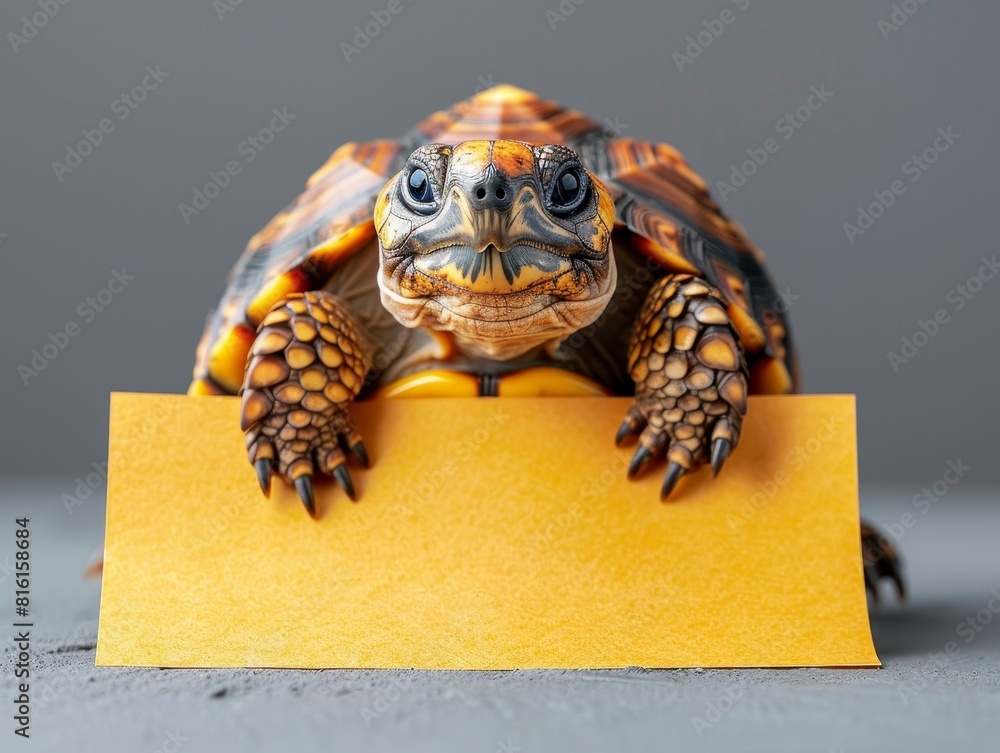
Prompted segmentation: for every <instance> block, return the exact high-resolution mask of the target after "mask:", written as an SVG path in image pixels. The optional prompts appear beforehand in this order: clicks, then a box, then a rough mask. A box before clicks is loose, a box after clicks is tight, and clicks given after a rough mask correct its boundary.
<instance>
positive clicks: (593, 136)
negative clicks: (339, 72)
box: [189, 86, 798, 394]
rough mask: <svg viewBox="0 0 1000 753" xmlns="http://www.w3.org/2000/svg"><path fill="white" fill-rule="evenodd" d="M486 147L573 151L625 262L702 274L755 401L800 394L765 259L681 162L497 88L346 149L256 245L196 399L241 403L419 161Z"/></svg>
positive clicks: (202, 363) (571, 113)
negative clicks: (275, 322) (309, 302)
mask: <svg viewBox="0 0 1000 753" xmlns="http://www.w3.org/2000/svg"><path fill="white" fill-rule="evenodd" d="M478 139H486V140H496V139H509V140H515V141H523V142H526V143H529V144H535V145H543V144H558V145H564V146H568V147H570V148H571V149H573V150H575V151H576V152H577V153H578V154H579V156H580V158H581V160H582V162H583V164H584V165H585V166H586V167H587V169H588V170H590V171H591V172H592V173H593V174H595V175H596V176H598V178H599V179H600V180H601V181H603V182H604V183H605V185H607V186H608V188H609V189H610V191H611V193H612V197H613V198H614V201H615V216H616V229H615V239H616V248H617V247H618V246H621V247H625V248H631V249H633V250H634V251H637V252H638V253H640V254H642V255H643V256H644V257H645V258H646V260H647V261H648V262H650V266H651V268H652V269H653V270H654V271H653V274H654V276H664V275H668V274H678V273H687V274H694V275H698V276H700V277H702V278H704V279H705V280H707V281H708V282H709V283H710V284H711V285H712V286H714V288H716V289H718V290H719V291H720V292H721V295H722V296H723V298H724V300H725V302H726V304H727V313H728V315H729V318H730V319H731V320H732V322H733V326H734V328H735V330H736V332H737V334H738V335H739V338H740V341H741V343H742V347H743V350H744V353H745V357H746V361H747V366H748V373H749V388H750V391H751V392H788V391H793V390H794V389H795V388H796V386H797V383H798V377H797V373H798V371H797V366H796V360H795V353H794V350H793V348H792V342H791V338H790V334H789V329H788V325H787V322H786V320H785V317H784V315H783V312H782V310H781V309H782V307H781V305H780V299H779V297H778V294H777V293H776V291H775V289H774V286H773V284H772V283H771V281H770V279H769V277H768V275H767V273H766V272H765V270H764V265H763V256H762V254H761V252H760V251H759V250H758V249H757V248H756V247H755V246H753V244H752V243H751V242H750V241H749V239H748V238H747V237H746V235H745V233H744V232H743V231H742V229H741V228H740V227H739V226H738V225H737V224H735V223H734V222H732V221H730V220H729V219H728V218H727V217H726V216H725V215H724V214H723V213H722V211H721V209H720V208H719V206H718V205H717V204H716V203H715V201H713V200H712V198H711V197H710V195H709V192H708V187H707V185H706V183H705V181H704V180H703V179H702V178H701V177H699V176H698V175H697V174H696V173H694V172H693V171H692V170H691V169H690V168H689V167H688V166H687V164H686V163H685V161H684V159H683V158H682V157H681V155H680V154H679V153H678V152H677V151H676V150H675V149H673V148H672V147H670V146H667V145H665V144H659V143H652V142H645V141H636V140H633V139H628V138H612V137H610V136H609V135H608V134H607V133H605V132H604V130H603V129H602V127H601V126H600V125H598V124H597V123H595V122H594V121H592V120H590V119H588V118H586V117H584V116H583V115H582V114H581V113H579V112H578V111H575V110H569V109H566V108H564V107H562V106H560V105H558V104H556V103H555V102H551V101H547V100H542V99H540V98H539V97H538V96H536V95H534V94H532V93H530V92H527V91H524V90H521V89H517V88H514V87H511V86H497V87H493V88H491V89H487V90H485V91H483V92H480V93H479V94H476V95H475V96H473V97H471V98H470V99H468V100H465V101H464V102H461V103H459V104H457V105H455V106H454V107H452V108H450V109H448V110H444V111H440V112H436V113H434V114H433V115H431V116H430V117H428V118H427V119H425V120H424V121H422V122H421V123H419V124H418V125H417V126H416V127H415V128H414V129H413V130H412V131H410V132H409V133H408V134H407V135H406V136H404V137H403V138H402V139H400V140H378V141H369V142H364V143H349V144H345V145H344V146H342V147H340V148H339V149H337V150H336V151H335V152H334V153H333V155H332V156H331V157H330V158H329V160H328V161H327V162H326V164H325V165H323V167H321V168H320V169H319V170H318V171H317V172H316V173H315V174H314V175H313V176H312V177H311V178H310V179H309V181H308V183H307V185H306V190H305V191H304V192H303V193H302V194H301V195H300V196H299V197H298V198H297V199H296V200H295V201H294V202H293V203H292V204H291V205H289V206H288V207H287V208H286V209H284V210H283V211H282V212H280V213H279V214H278V215H277V216H276V217H275V218H274V219H273V220H271V222H270V223H268V225H267V226H266V227H265V228H264V229H263V230H261V231H260V232H259V233H257V235H255V236H254V237H253V238H252V239H251V240H250V242H249V244H248V245H247V248H246V250H245V251H244V253H243V255H242V256H241V257H240V259H239V261H238V262H237V263H236V266H235V268H234V269H233V271H232V273H231V274H230V277H229V281H228V285H227V288H226V291H225V294H224V295H223V298H222V301H221V303H220V305H219V307H218V309H217V310H216V311H215V312H213V313H212V314H211V315H210V317H209V320H208V323H207V325H206V328H205V332H204V335H203V336H202V339H201V343H200V345H199V347H198V353H197V362H196V365H195V369H194V380H193V382H192V384H191V387H190V389H189V392H190V393H191V394H236V393H237V392H238V391H239V389H240V387H241V385H242V382H243V378H244V371H245V367H246V364H247V355H248V353H249V352H250V349H251V346H252V345H253V342H254V339H255V337H256V333H257V330H258V328H259V327H260V325H261V322H262V320H263V318H264V317H265V315H266V314H267V312H268V311H269V310H270V309H271V308H272V307H273V306H274V305H275V304H277V303H279V302H280V301H281V300H283V299H285V298H287V297H289V296H290V295H292V294H302V293H306V292H309V291H316V290H321V289H323V287H324V286H325V285H326V283H327V282H328V281H329V280H330V278H331V276H332V275H333V274H334V272H335V270H337V268H338V267H340V266H341V265H342V264H343V262H344V261H345V260H346V259H348V258H350V257H352V256H353V255H354V254H356V253H357V252H359V251H361V250H362V249H370V248H372V241H373V239H374V237H375V228H374V224H373V215H374V202H375V198H376V196H377V195H378V193H379V191H380V190H381V189H382V188H383V187H384V185H385V184H386V182H387V181H388V180H389V179H390V178H391V177H392V176H393V175H394V174H395V173H396V172H397V171H398V170H399V169H400V168H401V167H402V166H403V164H404V162H405V160H406V158H407V156H408V155H409V154H410V153H411V152H412V151H413V150H414V149H416V148H417V147H419V146H421V145H423V144H428V143H444V144H452V145H453V144H458V143H461V142H464V141H469V140H478ZM616 253H617V252H616ZM619 284H620V283H619ZM373 305H377V302H373ZM622 368H623V369H624V365H623V367H622ZM382 386H384V385H382Z"/></svg>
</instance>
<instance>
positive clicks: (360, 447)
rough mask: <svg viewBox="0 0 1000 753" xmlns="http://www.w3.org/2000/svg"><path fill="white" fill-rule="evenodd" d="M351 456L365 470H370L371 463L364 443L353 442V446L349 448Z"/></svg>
mask: <svg viewBox="0 0 1000 753" xmlns="http://www.w3.org/2000/svg"><path fill="white" fill-rule="evenodd" d="M351 454H352V455H354V457H356V458H357V459H358V462H359V463H361V465H363V466H364V467H365V468H371V465H372V461H371V459H370V458H369V457H368V450H367V449H365V443H364V442H362V441H361V440H360V439H359V440H358V441H357V442H355V444H354V446H353V447H352V448H351Z"/></svg>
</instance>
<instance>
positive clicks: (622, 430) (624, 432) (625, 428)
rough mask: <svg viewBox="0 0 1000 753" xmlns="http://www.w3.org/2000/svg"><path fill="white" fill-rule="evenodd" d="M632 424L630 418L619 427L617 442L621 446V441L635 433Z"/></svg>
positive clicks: (616, 435)
mask: <svg viewBox="0 0 1000 753" xmlns="http://www.w3.org/2000/svg"><path fill="white" fill-rule="evenodd" d="M633 433H634V432H633V429H632V424H631V423H630V422H629V420H628V419H625V420H624V421H622V425H621V426H619V427H618V433H617V434H615V444H616V445H618V446H619V447H620V446H621V443H622V442H624V441H625V440H626V439H628V438H629V437H630V436H631V435H632V434H633Z"/></svg>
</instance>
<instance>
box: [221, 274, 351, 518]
mask: <svg viewBox="0 0 1000 753" xmlns="http://www.w3.org/2000/svg"><path fill="white" fill-rule="evenodd" d="M369 367H370V358H369V356H368V352H367V348H366V347H365V344H364V341H363V340H362V338H361V337H360V335H359V330H358V328H357V327H356V326H355V324H354V322H353V320H352V318H351V315H350V313H349V312H348V311H347V309H346V307H345V306H344V304H343V303H342V302H341V301H340V300H339V299H337V298H336V297H335V296H332V295H330V294H328V293H323V292H315V293H305V294H295V295H291V296H289V297H288V298H287V299H285V300H284V301H282V302H281V303H279V304H277V305H276V306H275V307H274V308H272V309H271V310H270V311H269V312H268V314H267V315H266V316H265V317H264V320H263V321H262V322H261V325H260V328H259V329H258V332H257V338H256V339H255V340H254V344H253V347H252V348H251V349H250V355H249V357H248V361H247V368H246V374H245V375H244V378H243V388H242V390H241V393H242V395H243V404H242V408H241V412H240V426H241V428H242V429H243V431H244V432H245V433H246V445H247V454H248V455H249V458H250V462H251V464H253V465H254V467H255V468H256V471H257V480H258V481H259V482H260V487H261V490H262V491H263V492H264V494H265V496H269V495H270V489H271V476H272V474H273V473H274V472H275V471H277V473H278V475H279V476H281V478H283V479H284V480H285V481H286V482H288V483H289V484H293V485H294V486H295V489H296V491H297V492H298V494H299V497H300V498H301V500H302V503H303V504H304V505H305V507H306V510H308V511H309V514H310V515H311V516H313V517H316V515H317V511H316V503H315V497H314V495H313V487H312V475H313V474H314V473H316V472H319V473H325V474H328V475H330V476H333V478H335V479H336V480H337V482H338V483H339V484H340V485H341V487H343V489H344V490H345V491H346V492H347V494H348V496H349V497H351V499H355V498H356V496H357V495H356V494H355V490H354V483H353V481H352V479H351V474H350V472H349V471H348V470H347V454H348V453H349V454H351V455H353V456H354V457H355V458H356V459H357V460H358V461H359V462H360V463H361V465H363V466H365V467H367V466H368V464H369V462H368V453H367V451H366V450H365V446H364V443H363V442H362V441H361V435H360V434H359V433H358V431H357V429H355V427H354V422H353V421H352V420H351V416H350V414H349V413H348V408H349V406H350V404H351V402H352V401H353V400H354V398H355V396H356V395H357V394H358V392H359V391H360V389H361V387H362V384H363V383H364V378H365V375H366V373H367V371H368V369H369ZM345 451H346V452H345Z"/></svg>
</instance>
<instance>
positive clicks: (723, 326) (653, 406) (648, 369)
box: [615, 274, 747, 499]
mask: <svg viewBox="0 0 1000 753" xmlns="http://www.w3.org/2000/svg"><path fill="white" fill-rule="evenodd" d="M726 309H727V305H726V302H725V298H724V297H723V295H722V293H721V292H720V291H719V290H718V289H717V288H714V287H713V286H712V285H710V284H709V283H708V282H706V281H705V280H702V279H700V278H698V277H695V276H694V275H689V274H676V275H670V276H668V277H665V278H664V279H662V280H660V281H659V282H658V283H657V284H656V285H655V286H654V287H653V289H652V290H651V291H650V292H649V295H648V297H647V299H646V301H645V303H644V304H643V307H642V309H641V311H640V313H639V317H638V320H637V321H636V324H635V327H634V329H633V330H632V338H631V341H630V344H629V361H628V369H629V375H630V376H631V377H632V380H633V381H634V382H635V402H634V403H633V404H632V406H631V407H630V408H629V410H628V413H627V414H626V416H625V421H624V422H623V423H622V425H621V428H620V429H619V430H618V435H617V436H616V438H615V441H616V443H617V444H619V445H620V444H622V443H623V442H624V441H625V440H626V439H628V438H629V437H631V436H634V435H636V434H638V435H639V447H638V448H637V449H636V452H635V455H634V456H633V458H632V462H631V464H630V466H629V469H628V475H629V478H635V477H636V476H638V475H639V474H640V473H642V471H643V470H644V469H645V468H646V467H647V466H648V465H649V464H650V463H651V462H652V461H654V460H657V459H659V458H663V457H665V458H666V460H667V470H666V474H665V476H664V480H663V487H662V489H661V492H660V498H661V499H666V498H667V497H668V496H669V495H670V493H671V492H672V491H673V490H674V487H675V486H676V485H677V482H678V481H680V479H681V478H682V477H683V476H684V475H685V474H687V473H691V472H693V471H695V470H697V469H698V468H699V467H701V466H702V465H704V464H705V463H708V462H710V463H711V465H712V471H713V473H715V474H718V473H719V471H720V470H721V468H722V465H723V463H725V461H726V458H728V457H729V454H730V453H731V452H732V451H733V450H734V449H735V448H736V445H737V443H738V442H739V437H740V429H741V427H742V425H743V415H744V414H745V413H746V406H747V404H746V399H747V365H746V359H745V358H744V355H743V347H742V345H741V344H740V339H739V335H738V334H737V332H736V329H735V327H734V326H733V324H732V322H731V321H730V319H729V315H728V314H727V313H726Z"/></svg>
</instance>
